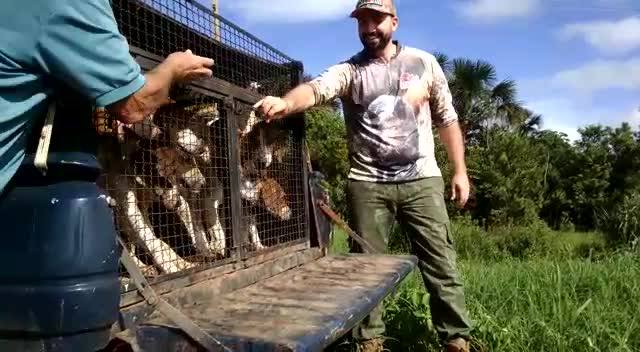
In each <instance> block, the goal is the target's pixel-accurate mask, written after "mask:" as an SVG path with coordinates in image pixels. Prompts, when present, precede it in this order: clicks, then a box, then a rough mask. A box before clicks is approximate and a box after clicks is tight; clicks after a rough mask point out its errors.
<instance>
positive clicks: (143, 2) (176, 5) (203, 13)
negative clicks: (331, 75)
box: [112, 0, 294, 95]
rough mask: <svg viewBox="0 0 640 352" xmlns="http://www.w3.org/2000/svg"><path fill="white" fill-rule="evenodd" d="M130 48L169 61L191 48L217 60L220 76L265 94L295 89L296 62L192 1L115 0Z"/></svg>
mask: <svg viewBox="0 0 640 352" xmlns="http://www.w3.org/2000/svg"><path fill="white" fill-rule="evenodd" d="M112 7H113V10H114V15H115V18H116V21H117V22H118V26H119V28H120V31H121V33H122V34H123V35H124V36H125V37H126V38H127V40H128V42H129V44H130V45H133V46H136V47H139V48H142V49H143V50H146V51H149V52H151V53H153V54H155V55H158V56H163V57H166V56H167V55H169V54H171V53H173V52H176V51H184V50H187V49H191V50H192V51H193V52H194V53H195V54H197V55H201V56H206V57H210V58H212V59H214V61H215V63H216V68H215V75H216V77H218V78H220V79H223V80H225V81H228V82H230V83H233V84H235V85H237V86H240V87H243V88H251V89H254V90H257V91H258V92H260V93H261V94H269V95H282V94H284V93H286V91H287V90H288V89H289V88H290V87H291V74H292V65H293V63H294V60H292V59H291V58H289V57H287V56H286V55H284V54H282V53H280V52H279V51H277V50H276V49H274V48H272V47H271V46H270V45H268V44H266V43H264V42H262V41H260V40H259V39H257V38H255V37H254V36H253V35H251V34H250V33H248V32H246V31H245V30H243V29H241V28H240V27H238V26H236V25H235V24H233V23H231V22H229V21H228V20H226V19H224V18H223V17H221V16H218V15H215V14H213V13H212V12H211V10H209V9H207V8H205V7H203V6H202V5H200V4H198V3H197V2H195V1H190V0H113V1H112Z"/></svg>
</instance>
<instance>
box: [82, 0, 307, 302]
mask: <svg viewBox="0 0 640 352" xmlns="http://www.w3.org/2000/svg"><path fill="white" fill-rule="evenodd" d="M112 8H113V12H114V15H115V18H116V21H117V23H118V26H119V29H120V31H121V33H122V34H123V35H124V36H125V37H126V38H127V40H128V42H129V45H130V47H131V51H132V54H133V55H134V57H135V58H136V59H137V60H138V62H139V63H140V64H141V67H142V68H143V70H149V69H153V67H154V66H155V65H157V64H158V63H159V62H161V61H162V59H163V58H164V57H166V56H168V55H169V54H171V53H173V52H176V51H184V50H186V49H191V50H192V51H193V52H194V53H195V54H197V55H202V56H207V57H211V58H213V59H214V61H215V66H214V69H213V70H214V78H213V79H211V80H207V82H200V83H198V84H191V85H189V86H185V87H174V89H173V90H172V93H171V98H172V99H173V100H174V101H175V103H173V104H170V105H167V106H165V107H163V108H161V109H160V110H158V111H157V112H156V113H154V114H153V115H152V116H149V117H147V118H146V119H145V121H144V122H143V123H140V124H135V125H124V124H121V123H119V122H117V121H116V120H115V119H114V118H113V116H110V115H109V114H108V113H107V112H106V111H104V110H96V111H95V112H94V122H95V128H96V129H97V131H98V132H99V134H100V135H101V136H103V137H104V138H103V139H102V142H101V143H100V147H99V151H98V154H99V159H100V161H101V164H102V165H103V168H104V175H103V177H102V178H101V181H100V182H101V184H102V186H103V187H104V188H105V190H106V191H107V192H108V193H109V195H110V196H111V198H112V200H113V203H114V211H115V214H116V223H117V227H118V229H119V231H120V233H121V235H122V237H123V239H125V242H126V243H127V245H128V246H129V248H128V249H129V250H130V251H131V253H132V254H134V255H135V258H136V260H137V262H138V265H139V266H140V267H141V268H142V269H143V272H144V273H145V275H147V277H148V280H149V281H150V282H151V283H156V282H159V281H163V280H165V279H169V278H172V277H175V276H176V275H184V274H185V273H187V272H193V271H194V270H196V271H197V270H202V269H206V268H210V267H212V266H218V265H223V264H228V263H231V262H235V261H238V260H242V259H245V258H248V257H252V256H256V255H259V254H261V253H265V252H266V251H270V250H275V249H278V248H282V247H285V246H292V245H296V244H301V243H308V242H309V229H308V221H307V218H308V213H307V201H306V199H307V187H306V185H307V174H306V168H305V159H304V156H303V138H304V124H303V122H302V119H298V118H291V119H286V120H282V121H279V122H276V123H269V124H267V123H265V122H264V121H262V120H261V119H260V118H259V117H258V116H256V115H255V114H254V113H253V111H252V105H253V103H255V101H257V99H259V98H260V96H261V95H282V94H284V93H285V92H286V91H287V90H288V89H290V88H292V87H293V86H295V85H296V84H298V83H299V82H300V79H301V74H302V65H301V64H300V63H299V62H296V61H294V60H292V59H290V58H288V57H286V56H285V55H284V54H282V53H280V52H278V51H277V50H275V49H273V48H271V47H270V46H269V45H267V44H265V43H263V42H261V41H260V40H258V39H257V38H255V37H254V36H252V35H250V34H249V33H247V32H245V31H243V30H242V29H240V28H238V27H237V26H235V25H233V24H232V23H230V22H229V21H227V20H225V19H224V18H222V17H219V16H217V15H214V14H213V13H212V12H211V11H210V10H209V9H206V8H204V7H202V6H201V5H199V4H197V3H193V2H191V1H187V0H113V1H112ZM122 276H123V282H124V283H126V280H127V279H126V277H125V276H126V273H125V272H124V270H123V271H122ZM123 288H124V291H129V290H132V289H133V288H132V287H129V286H127V285H123Z"/></svg>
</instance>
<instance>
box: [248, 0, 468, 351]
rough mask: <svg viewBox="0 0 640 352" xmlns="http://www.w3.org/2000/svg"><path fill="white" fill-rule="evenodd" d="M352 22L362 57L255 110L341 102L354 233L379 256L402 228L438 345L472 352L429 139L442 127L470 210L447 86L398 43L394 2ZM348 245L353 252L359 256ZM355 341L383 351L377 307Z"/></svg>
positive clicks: (430, 61)
mask: <svg viewBox="0 0 640 352" xmlns="http://www.w3.org/2000/svg"><path fill="white" fill-rule="evenodd" d="M351 17H353V18H356V19H357V21H358V30H359V35H360V39H361V42H362V44H363V46H364V49H363V50H362V51H361V52H359V53H358V54H356V55H354V56H353V57H351V58H350V59H349V60H347V61H345V62H342V63H340V64H337V65H334V66H332V67H330V68H329V69H327V70H326V71H325V72H324V73H323V74H321V75H320V76H319V77H318V78H316V79H314V80H313V81H311V82H308V83H305V84H302V85H300V86H299V87H296V88H295V89H293V90H292V91H291V92H289V93H288V94H287V95H286V96H285V97H284V98H277V97H266V98H265V99H263V100H262V101H261V102H259V103H258V104H257V106H259V108H260V110H261V111H262V113H263V114H264V116H265V118H266V119H267V120H270V119H274V118H282V117H284V116H287V115H291V114H294V113H298V112H301V111H304V110H306V109H308V108H310V107H312V106H314V105H317V104H322V103H325V102H327V101H330V100H331V99H334V98H336V97H338V98H340V99H341V100H342V103H343V108H344V115H345V121H346V125H347V133H348V142H349V158H350V164H351V169H350V172H349V184H348V198H349V203H350V207H351V209H352V214H353V219H352V226H353V227H354V229H355V231H356V232H358V233H359V234H361V235H362V236H364V237H365V238H366V239H367V240H368V241H369V242H370V243H372V244H373V245H374V246H375V247H376V248H377V249H378V250H379V251H380V252H382V251H385V250H386V248H387V243H388V239H389V232H390V230H391V227H392V225H393V221H394V220H397V221H399V223H400V224H401V225H402V227H403V229H404V230H405V231H406V232H407V233H408V235H409V239H410V240H411V245H412V249H413V253H414V254H415V255H416V256H417V257H418V259H419V267H420V270H421V273H422V277H423V280H424V283H425V285H426V287H427V289H428V291H429V293H430V306H431V312H432V317H433V318H432V319H433V323H434V326H435V328H436V330H437V332H438V334H439V336H440V338H441V339H442V340H443V342H444V343H445V345H446V348H447V351H468V349H469V344H468V340H469V339H470V330H471V322H470V319H469V317H468V315H467V311H466V308H465V300H464V293H463V288H462V283H461V279H460V276H459V274H458V271H457V269H456V259H455V251H454V248H453V243H452V238H451V229H450V223H449V218H448V214H447V210H446V204H445V199H444V181H443V179H442V174H441V171H440V169H439V167H438V165H437V162H436V159H435V152H434V140H433V133H432V127H433V126H435V127H436V128H437V129H438V131H439V134H440V137H441V139H442V141H443V143H444V145H445V146H446V148H447V151H448V155H449V159H450V160H451V162H452V164H453V166H454V176H453V179H452V181H451V187H452V199H453V200H455V201H456V203H457V205H458V206H464V204H465V203H466V201H467V199H468V195H469V180H468V177H467V172H466V166H465V162H464V146H463V142H462V135H461V132H460V127H459V125H458V116H457V114H456V111H455V110H454V107H453V105H452V97H451V93H450V91H449V87H448V83H447V79H446V78H445V75H444V73H443V71H442V68H441V67H440V65H439V64H438V62H437V60H436V59H435V57H434V56H433V55H431V54H429V53H426V52H424V51H422V50H419V49H415V48H411V47H408V46H403V45H401V44H400V43H399V42H398V41H395V40H392V34H393V32H395V30H396V29H397V27H398V18H397V15H396V10H395V6H394V5H393V3H392V1H391V0H360V1H359V2H358V3H357V5H356V9H355V10H354V11H353V13H352V14H351ZM351 244H352V250H353V251H361V249H360V248H356V247H357V246H356V244H355V243H354V242H353V241H352V242H351ZM354 333H355V335H356V337H357V338H359V339H361V340H364V343H363V345H365V346H369V347H370V346H378V347H377V348H373V349H371V348H370V349H369V350H378V348H380V347H381V344H380V343H379V341H380V339H379V337H380V336H381V335H382V334H383V333H384V323H383V322H382V319H381V309H380V307H378V308H377V309H375V310H374V311H373V312H372V313H371V315H370V316H369V317H368V318H367V319H366V320H365V321H364V322H363V324H362V325H361V326H360V327H359V328H357V329H356V330H355V331H354Z"/></svg>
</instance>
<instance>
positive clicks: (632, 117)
mask: <svg viewBox="0 0 640 352" xmlns="http://www.w3.org/2000/svg"><path fill="white" fill-rule="evenodd" d="M625 121H627V122H628V123H630V124H631V126H632V127H636V126H638V125H640V106H638V107H637V108H635V109H633V111H631V112H630V113H629V116H627V118H626V119H625Z"/></svg>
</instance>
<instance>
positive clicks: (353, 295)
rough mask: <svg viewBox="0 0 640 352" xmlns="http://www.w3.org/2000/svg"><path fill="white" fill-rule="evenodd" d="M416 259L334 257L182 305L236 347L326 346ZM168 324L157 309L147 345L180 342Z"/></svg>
mask: <svg viewBox="0 0 640 352" xmlns="http://www.w3.org/2000/svg"><path fill="white" fill-rule="evenodd" d="M415 264H416V259H415V257H413V256H390V255H346V256H328V257H323V258H321V259H318V260H316V261H313V262H310V263H307V264H304V265H302V266H300V267H298V268H295V269H292V270H289V271H286V272H284V273H281V274H279V275H276V276H274V277H272V278H269V279H266V280H263V281H260V282H258V283H256V284H254V285H251V286H248V287H246V288H243V289H240V290H237V291H235V292H231V293H228V294H224V295H219V296H215V295H212V296H211V297H210V298H209V299H208V300H207V301H200V302H192V304H191V305H189V306H180V307H178V308H179V309H181V310H182V311H183V312H184V313H185V314H186V315H187V316H189V317H190V318H192V319H193V320H194V321H195V322H196V324H198V325H199V326H200V327H202V328H203V329H204V330H206V331H207V332H209V333H211V334H212V335H213V336H216V337H218V338H219V339H221V340H223V341H224V343H225V344H227V346H228V347H229V348H231V349H232V350H234V351H321V350H322V349H323V348H325V347H326V346H328V345H329V344H331V343H333V342H334V341H335V340H337V339H338V338H340V337H341V336H342V335H344V333H346V332H347V331H349V330H350V329H352V328H353V327H354V326H355V325H356V324H357V323H358V322H360V321H361V320H362V319H363V318H364V317H365V316H366V315H367V314H368V313H369V312H370V311H371V309H373V308H374V307H375V306H376V305H378V304H379V303H380V302H381V301H382V300H383V299H384V297H385V296H387V295H388V294H389V293H390V292H391V291H393V290H394V289H395V288H396V287H397V286H398V284H399V283H400V282H401V281H402V279H404V278H405V277H406V276H407V275H408V274H409V273H410V272H411V270H413V268H414V267H415ZM166 328H170V329H176V328H177V327H176V326H175V325H174V324H173V323H172V322H170V321H169V320H167V319H166V318H165V317H164V316H161V315H159V314H158V313H155V314H154V315H153V316H152V317H151V319H150V321H148V322H147V323H144V324H143V325H141V326H140V329H139V330H138V343H139V344H140V347H141V348H142V349H143V350H144V351H147V350H149V351H151V350H153V351H155V350H158V348H160V347H159V346H158V344H161V345H162V347H161V350H164V349H165V348H168V346H169V345H170V340H171V338H169V335H170V334H174V335H175V336H174V338H173V339H174V340H175V337H176V336H180V333H179V332H175V331H174V332H168V331H167V329H166ZM161 330H164V331H161ZM154 336H155V338H154ZM176 343H177V342H176ZM182 343H184V342H182ZM187 350H188V349H185V351H187ZM194 351H195V350H194Z"/></svg>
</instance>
